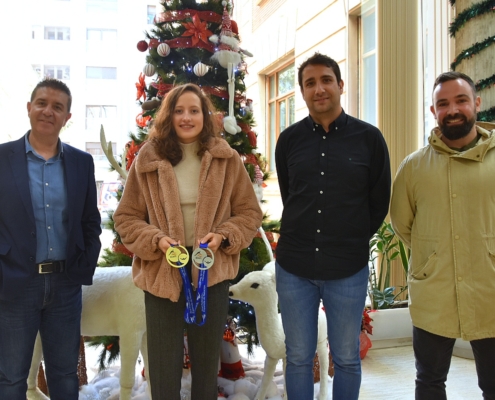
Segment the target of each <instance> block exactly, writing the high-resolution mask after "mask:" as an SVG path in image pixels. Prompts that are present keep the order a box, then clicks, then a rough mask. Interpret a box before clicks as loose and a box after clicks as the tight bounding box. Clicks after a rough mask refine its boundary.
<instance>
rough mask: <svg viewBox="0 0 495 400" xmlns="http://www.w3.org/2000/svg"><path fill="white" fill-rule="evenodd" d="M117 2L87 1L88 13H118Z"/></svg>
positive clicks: (103, 0) (105, 0) (112, 0)
mask: <svg viewBox="0 0 495 400" xmlns="http://www.w3.org/2000/svg"><path fill="white" fill-rule="evenodd" d="M117 9H118V3H117V0H87V1H86V11H87V12H91V13H101V12H116V11H117Z"/></svg>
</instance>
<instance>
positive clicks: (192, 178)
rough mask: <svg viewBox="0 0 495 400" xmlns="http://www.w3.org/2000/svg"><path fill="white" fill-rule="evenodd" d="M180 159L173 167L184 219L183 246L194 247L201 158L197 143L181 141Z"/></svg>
mask: <svg viewBox="0 0 495 400" xmlns="http://www.w3.org/2000/svg"><path fill="white" fill-rule="evenodd" d="M180 146H181V147H182V160H181V161H180V162H179V163H178V164H177V165H176V166H175V167H174V172H175V177H176V179H177V186H178V187H179V197H180V206H181V209H182V216H183V219H184V233H185V237H186V243H181V244H182V245H184V246H191V247H195V246H196V243H194V218H195V215H196V201H197V200H198V189H199V171H200V169H201V158H200V157H199V156H198V154H197V153H198V150H199V143H198V142H193V143H187V144H185V143H181V144H180Z"/></svg>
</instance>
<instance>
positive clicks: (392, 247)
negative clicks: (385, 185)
mask: <svg viewBox="0 0 495 400" xmlns="http://www.w3.org/2000/svg"><path fill="white" fill-rule="evenodd" d="M394 260H399V261H400V267H401V270H402V271H403V274H404V275H403V276H404V282H407V272H408V267H409V249H407V247H406V246H405V245H404V243H402V241H401V240H400V239H399V238H398V237H397V235H396V234H395V231H394V229H393V228H392V225H391V224H390V223H387V222H386V221H383V223H382V225H381V226H380V229H378V231H377V232H376V233H375V234H374V235H373V237H372V238H371V240H370V278H369V280H370V282H369V290H368V295H369V297H370V300H371V307H372V309H374V310H380V309H386V308H392V307H400V306H402V307H404V306H405V305H407V301H399V300H398V299H399V298H400V296H401V295H402V294H403V293H405V294H406V295H407V283H405V284H404V286H401V287H399V288H398V292H397V293H396V287H395V286H390V277H391V272H392V269H393V268H397V263H394V262H393V261H394ZM377 264H378V266H379V268H378V273H377ZM406 298H407V297H406Z"/></svg>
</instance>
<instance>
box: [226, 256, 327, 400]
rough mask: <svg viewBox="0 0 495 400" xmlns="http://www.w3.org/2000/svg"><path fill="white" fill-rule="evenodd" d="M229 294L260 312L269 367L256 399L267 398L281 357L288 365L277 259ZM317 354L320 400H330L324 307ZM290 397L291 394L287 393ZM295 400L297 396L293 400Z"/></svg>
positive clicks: (260, 331)
mask: <svg viewBox="0 0 495 400" xmlns="http://www.w3.org/2000/svg"><path fill="white" fill-rule="evenodd" d="M229 296H230V297H231V298H232V299H234V300H240V301H244V302H246V303H249V304H251V305H252V306H253V308H254V311H255V313H256V330H257V331H258V337H259V340H260V344H261V347H263V350H265V353H266V358H265V368H264V375H263V378H262V380H261V385H260V388H259V389H258V393H256V397H255V400H264V399H265V396H266V392H267V389H268V386H269V384H270V382H271V381H272V379H273V375H274V373H275V368H276V366H277V362H278V360H280V359H282V360H283V367H284V375H285V366H286V356H285V334H284V330H283V327H282V320H281V317H280V314H279V313H278V308H277V305H278V295H277V292H276V289H275V262H274V261H271V262H269V263H268V264H266V265H265V267H264V268H263V270H261V271H253V272H250V273H249V274H247V275H246V276H245V277H244V278H242V280H241V281H240V282H239V283H237V284H235V285H232V286H231V287H230V291H229ZM317 353H318V358H319V361H320V377H321V381H320V393H319V395H318V400H326V398H327V392H328V364H329V359H328V347H327V321H326V315H325V312H324V311H323V310H321V308H320V312H319V315H318V345H317ZM285 397H286V398H287V393H286V392H285ZM289 400H295V399H289Z"/></svg>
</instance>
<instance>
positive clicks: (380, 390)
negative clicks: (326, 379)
mask: <svg viewBox="0 0 495 400" xmlns="http://www.w3.org/2000/svg"><path fill="white" fill-rule="evenodd" d="M362 365H363V380H362V384H361V394H360V397H359V399H360V400H371V399H373V400H385V399H387V400H413V399H414V378H415V367H414V355H413V350H412V347H411V346H404V347H394V348H387V349H376V350H374V349H370V350H369V351H368V354H367V356H366V357H365V358H364V360H363V362H362ZM447 397H448V399H449V400H475V399H480V400H481V399H482V395H481V390H480V389H479V388H478V384H477V377H476V367H475V365H474V361H473V360H468V359H465V358H460V357H455V356H454V357H452V364H451V367H450V372H449V376H448V379H447ZM329 399H331V397H329Z"/></svg>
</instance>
